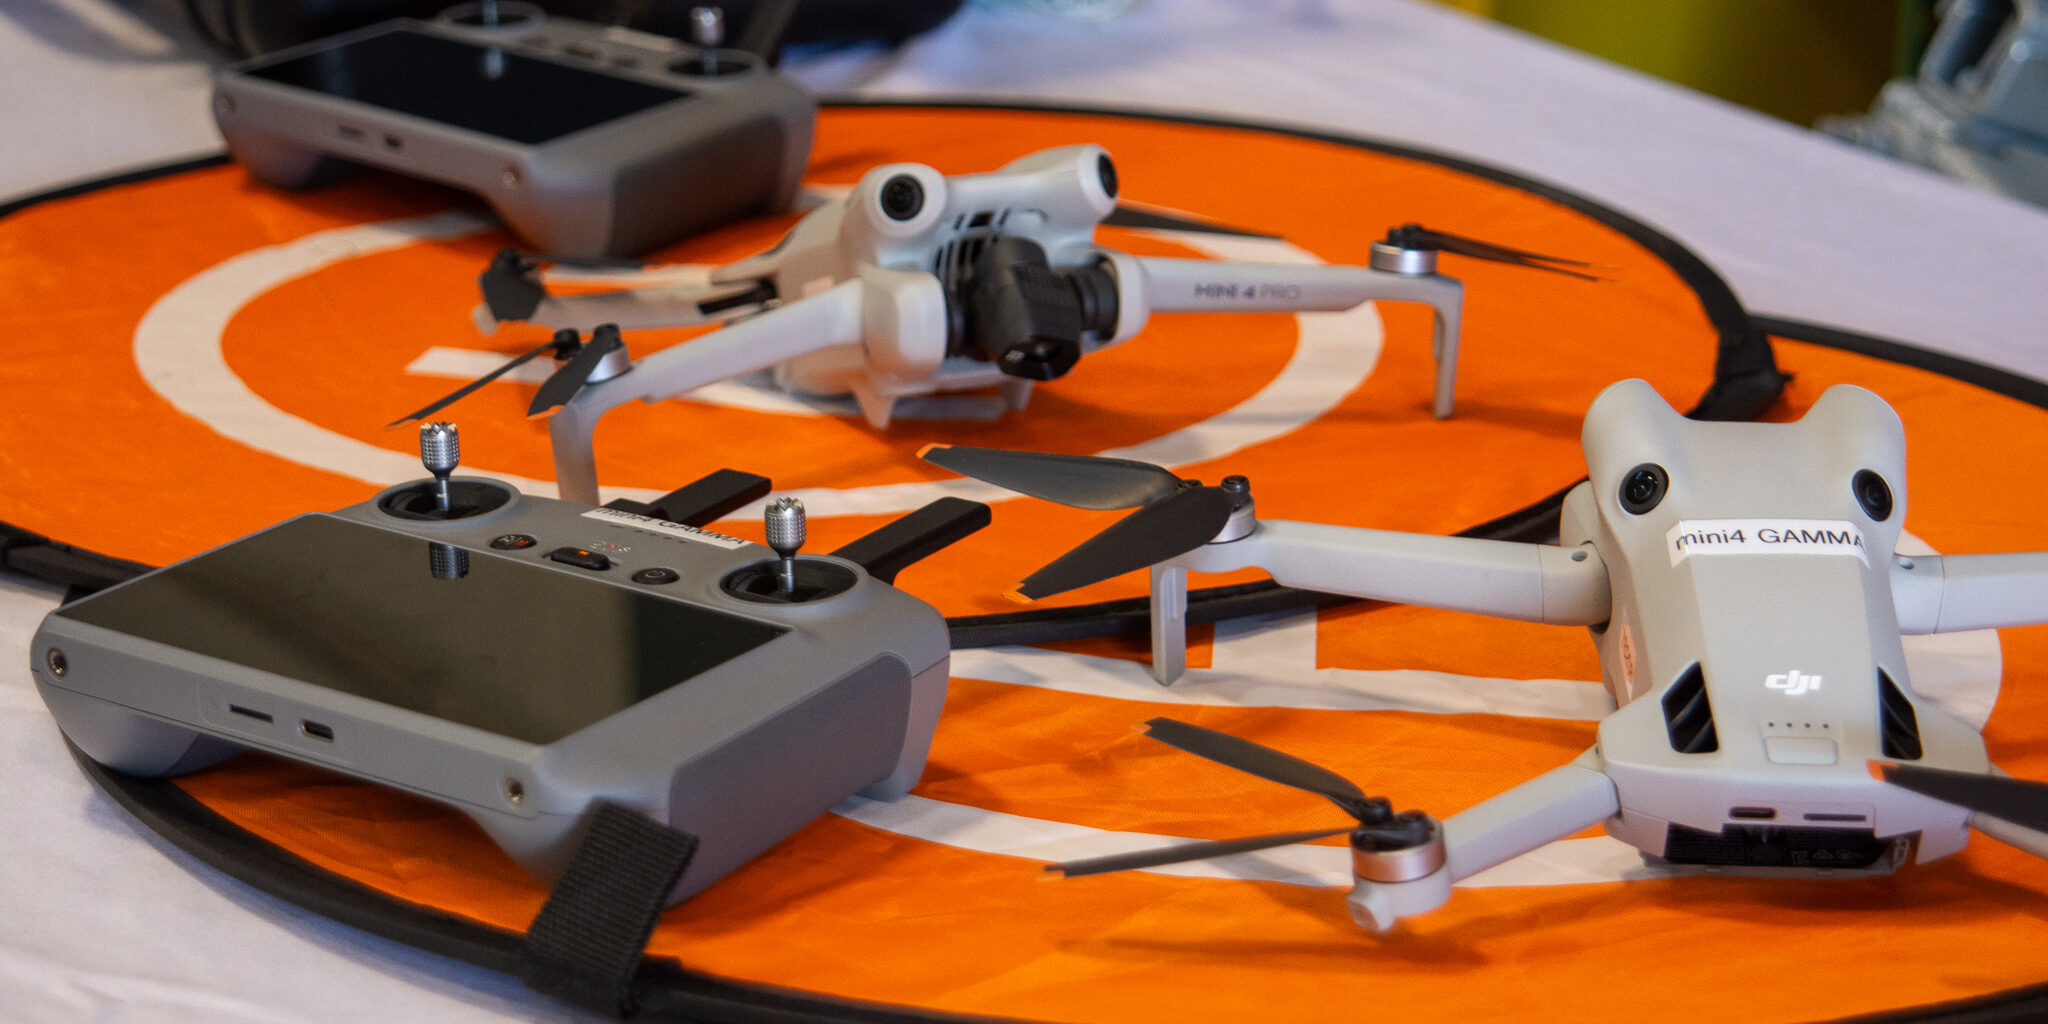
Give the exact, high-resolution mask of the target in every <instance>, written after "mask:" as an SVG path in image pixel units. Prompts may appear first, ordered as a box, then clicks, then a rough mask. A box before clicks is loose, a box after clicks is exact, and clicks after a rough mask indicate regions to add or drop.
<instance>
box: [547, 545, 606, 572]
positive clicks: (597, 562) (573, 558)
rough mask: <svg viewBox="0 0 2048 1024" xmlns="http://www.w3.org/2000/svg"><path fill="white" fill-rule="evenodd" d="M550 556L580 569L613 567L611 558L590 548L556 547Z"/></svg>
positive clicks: (549, 553)
mask: <svg viewBox="0 0 2048 1024" xmlns="http://www.w3.org/2000/svg"><path fill="white" fill-rule="evenodd" d="M548 557H549V558H551V559H553V560H555V561H557V562H560V563H562V564H563V565H573V566H575V567H576V568H578V569H595V570H600V571H601V570H604V569H609V568H611V567H612V560H611V559H609V558H607V557H605V556H603V555H600V554H598V553H597V552H595V551H592V550H590V549H589V548H556V549H554V550H553V551H550V552H548Z"/></svg>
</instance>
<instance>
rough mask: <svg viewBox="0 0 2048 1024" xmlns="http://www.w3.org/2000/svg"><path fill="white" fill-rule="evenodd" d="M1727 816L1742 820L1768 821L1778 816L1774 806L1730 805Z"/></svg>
mask: <svg viewBox="0 0 2048 1024" xmlns="http://www.w3.org/2000/svg"><path fill="white" fill-rule="evenodd" d="M1728 816H1729V817H1731V818H1739V819H1741V820H1743V821H1769V820H1771V819H1772V818H1775V817H1777V816H1778V809H1777V808H1775V807H1730V808H1728Z"/></svg>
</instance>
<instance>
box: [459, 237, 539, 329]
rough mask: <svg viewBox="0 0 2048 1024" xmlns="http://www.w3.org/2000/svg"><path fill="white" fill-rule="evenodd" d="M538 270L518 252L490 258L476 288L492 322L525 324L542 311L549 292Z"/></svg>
mask: <svg viewBox="0 0 2048 1024" xmlns="http://www.w3.org/2000/svg"><path fill="white" fill-rule="evenodd" d="M539 267H540V265H539V264H538V263H537V262H535V261H534V260H531V259H528V258H526V257H524V256H521V255H520V254H519V251H518V250H517V249H500V250H498V254H497V255H496V256H493V257H491V265H490V266H488V267H485V268H484V272H483V273H482V274H480V275H478V276H477V279H476V284H477V288H478V289H479V290H481V291H482V292H483V293H484V308H486V309H488V310H490V311H491V317H492V318H493V319H497V320H524V319H526V318H527V317H530V316H532V315H533V311H534V310H536V309H539V308H540V304H541V300H543V299H545V298H547V297H548V290H547V289H546V288H545V287H543V286H542V285H541V283H540V275H539Z"/></svg>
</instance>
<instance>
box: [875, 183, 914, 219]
mask: <svg viewBox="0 0 2048 1024" xmlns="http://www.w3.org/2000/svg"><path fill="white" fill-rule="evenodd" d="M923 209H924V186H923V185H920V184H918V181H917V179H916V178H913V177H911V176H910V175H908V174H899V175H897V176H895V177H893V178H890V179H889V180H888V181H885V182H883V183H882V212H883V213H886V214H888V215H889V219H890V220H909V219H910V218H912V217H915V216H917V214H918V211H920V210H923Z"/></svg>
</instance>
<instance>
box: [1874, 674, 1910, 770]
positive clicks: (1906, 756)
mask: <svg viewBox="0 0 2048 1024" xmlns="http://www.w3.org/2000/svg"><path fill="white" fill-rule="evenodd" d="M1877 728H1878V731H1879V732H1880V733H1881V734H1882V735H1883V737H1884V756H1886V757H1889V758H1892V759H1894V760H1899V761H1917V760H1919V759H1920V753H1921V751H1920V718H1919V716H1918V715H1915V714H1913V702H1912V701H1909V700H1907V699H1906V695H1905V694H1904V693H1903V692H1901V691H1900V690H1899V684H1897V683H1895V682H1892V677H1891V676H1890V675H1887V674H1886V673H1885V670H1884V669H1878V670H1877Z"/></svg>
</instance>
